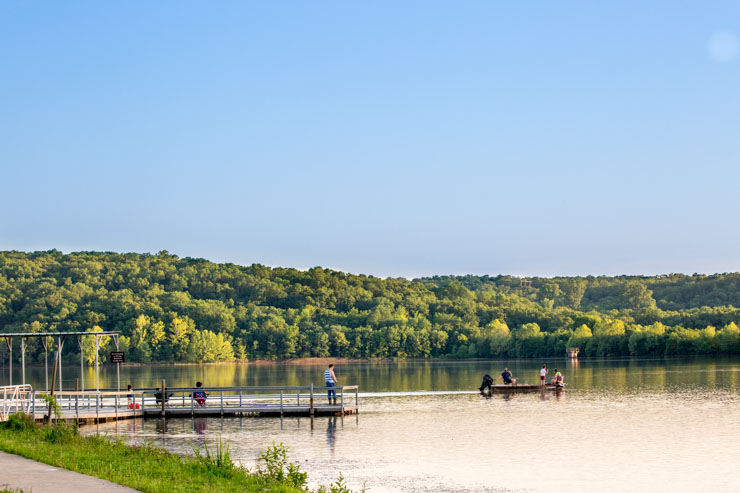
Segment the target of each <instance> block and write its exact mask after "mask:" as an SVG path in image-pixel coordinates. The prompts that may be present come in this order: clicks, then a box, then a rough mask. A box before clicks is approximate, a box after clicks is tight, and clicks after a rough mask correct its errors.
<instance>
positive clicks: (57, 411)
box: [41, 394, 62, 419]
mask: <svg viewBox="0 0 740 493" xmlns="http://www.w3.org/2000/svg"><path fill="white" fill-rule="evenodd" d="M41 398H42V399H43V400H44V402H46V405H47V406H49V412H51V411H54V417H55V418H56V419H61V418H62V406H60V405H59V402H57V398H56V397H54V396H53V395H48V394H44V395H42V396H41Z"/></svg>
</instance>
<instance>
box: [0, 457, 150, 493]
mask: <svg viewBox="0 0 740 493" xmlns="http://www.w3.org/2000/svg"><path fill="white" fill-rule="evenodd" d="M0 471H2V472H1V473H0V488H5V487H8V488H10V489H20V490H22V491H24V492H25V493H101V492H105V493H135V492H136V491H137V490H132V489H131V488H127V487H125V486H121V485H118V484H115V483H111V482H110V481H105V480H103V479H98V478H93V477H92V476H85V475H84V474H79V473H76V472H72V471H68V470H66V469H61V468H59V467H54V466H50V465H48V464H42V463H41V462H36V461H35V460H29V459H26V458H23V457H21V456H19V455H13V454H7V453H5V452H0Z"/></svg>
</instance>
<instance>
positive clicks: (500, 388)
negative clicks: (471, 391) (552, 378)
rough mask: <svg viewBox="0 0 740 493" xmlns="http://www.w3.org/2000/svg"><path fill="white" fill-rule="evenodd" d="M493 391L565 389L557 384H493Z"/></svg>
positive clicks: (558, 390)
mask: <svg viewBox="0 0 740 493" xmlns="http://www.w3.org/2000/svg"><path fill="white" fill-rule="evenodd" d="M490 388H491V393H493V394H495V393H497V392H499V393H500V392H546V391H548V390H551V391H554V392H560V391H563V390H565V388H564V387H559V386H557V385H511V384H510V385H503V384H498V385H491V387H490ZM482 392H487V388H486V389H484V390H482Z"/></svg>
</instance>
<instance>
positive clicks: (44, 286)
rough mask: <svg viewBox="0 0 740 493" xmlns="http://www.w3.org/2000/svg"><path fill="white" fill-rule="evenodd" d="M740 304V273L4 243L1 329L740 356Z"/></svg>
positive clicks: (256, 342) (134, 357) (403, 353)
mask: <svg viewBox="0 0 740 493" xmlns="http://www.w3.org/2000/svg"><path fill="white" fill-rule="evenodd" d="M736 307H740V273H724V274H713V275H700V274H693V275H684V274H668V275H658V276H615V277H607V276H586V277H553V278H540V277H531V278H519V277H515V276H505V275H499V276H470V275H468V276H434V277H427V278H420V279H414V280H408V279H396V278H387V279H380V278H377V277H373V276H366V275H355V274H348V273H344V272H338V271H334V270H330V269H324V268H321V267H314V268H312V269H308V270H305V271H301V270H297V269H291V268H279V267H274V268H272V267H266V266H263V265H259V264H253V265H250V266H239V265H235V264H216V263H213V262H209V261H207V260H204V259H197V258H179V257H177V256H176V255H171V254H169V253H168V252H166V251H161V252H159V253H158V254H156V255H151V254H137V253H123V254H120V253H112V252H77V253H70V254H64V253H62V252H60V251H58V250H50V251H45V252H29V253H26V252H16V251H4V252H0V327H2V329H0V331H1V332H4V333H9V332H61V331H102V330H116V331H120V333H121V336H120V338H119V343H120V349H121V350H123V351H124V352H125V353H126V361H127V363H128V362H131V363H142V364H148V363H153V362H161V363H167V362H183V363H196V364H197V363H211V362H250V364H251V363H253V362H254V361H262V360H264V361H268V362H269V361H297V360H298V361H300V360H304V358H318V359H321V358H330V359H331V360H336V359H348V360H355V359H359V360H363V359H368V360H377V359H380V360H383V359H411V358H413V359H431V358H439V359H445V358H450V359H454V358H461V359H462V358H466V359H467V358H486V359H490V358H542V357H560V356H563V355H565V354H566V348H567V347H576V346H577V347H579V348H580V355H581V356H584V357H610V356H617V357H622V356H636V357H655V356H682V355H713V354H740V309H738V308H736ZM42 342H43V341H40V340H37V339H29V340H28V341H27V346H26V363H29V364H32V363H34V362H36V363H41V362H43V361H44V359H43V358H44V350H43V344H42ZM49 342H50V343H51V345H52V346H53V345H54V344H55V343H54V341H49ZM103 342H104V345H103V346H102V347H101V348H100V349H101V350H102V353H103V354H105V352H107V351H109V350H112V348H113V346H112V343H111V342H110V341H108V340H107V339H104V341H103ZM80 351H82V353H83V355H82V356H83V359H84V360H86V361H87V362H88V363H89V364H90V363H92V362H93V361H94V360H95V356H94V355H95V347H94V341H93V340H92V338H85V340H84V341H83V345H82V348H81V349H78V348H77V346H76V345H75V344H72V345H68V346H66V347H65V351H64V354H63V359H64V362H65V363H70V364H77V362H79V358H80ZM13 357H14V360H15V359H16V358H20V351H15V352H14V353H13ZM8 358H9V352H8V349H7V347H5V346H4V345H0V364H2V363H4V362H7V360H8ZM14 363H15V361H14ZM257 364H261V363H257Z"/></svg>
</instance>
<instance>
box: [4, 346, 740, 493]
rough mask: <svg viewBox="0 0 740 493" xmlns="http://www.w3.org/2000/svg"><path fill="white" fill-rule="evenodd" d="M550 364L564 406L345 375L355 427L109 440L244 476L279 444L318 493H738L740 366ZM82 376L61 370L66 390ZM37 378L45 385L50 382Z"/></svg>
mask: <svg viewBox="0 0 740 493" xmlns="http://www.w3.org/2000/svg"><path fill="white" fill-rule="evenodd" d="M544 362H546V363H548V366H549V367H550V368H553V367H554V366H558V367H559V368H561V370H564V371H563V373H564V375H565V378H566V381H568V382H569V386H568V389H567V391H566V392H564V393H558V394H554V393H547V394H545V395H540V394H539V393H536V394H518V395H512V396H494V397H493V398H489V399H487V398H484V397H482V396H480V395H479V394H477V393H475V392H469V393H466V392H464V391H470V390H471V389H475V388H476V387H477V386H478V385H480V380H481V377H482V375H483V374H484V373H491V374H492V375H497V374H498V373H500V372H501V369H502V368H503V366H508V367H509V368H510V369H512V371H513V373H514V376H515V377H517V378H519V379H520V382H522V383H524V381H528V382H529V383H534V382H536V381H537V379H538V376H537V375H538V373H537V371H538V368H539V366H540V365H541V363H540V362H535V361H506V362H502V361H462V362H460V361H457V362H390V363H355V364H346V365H338V366H337V369H336V370H337V377H338V378H339V379H340V383H345V384H347V385H350V384H358V385H359V386H360V390H361V393H362V394H361V395H362V397H361V399H360V406H361V413H360V414H359V415H358V416H356V417H355V416H351V417H345V418H344V419H342V418H315V419H314V420H313V422H311V420H310V419H308V418H300V419H299V418H290V419H288V418H286V419H283V420H280V419H277V418H241V419H240V418H226V419H217V418H202V419H195V420H190V419H181V420H169V421H167V422H166V423H163V422H161V421H159V420H136V421H128V422H126V421H124V422H121V423H119V424H107V425H101V426H100V428H99V429H100V431H102V432H108V433H119V434H120V435H122V436H124V437H126V439H128V440H130V441H133V442H141V441H150V442H154V443H157V444H160V445H162V446H165V447H166V448H168V449H170V450H173V451H176V452H179V453H183V454H190V453H192V450H193V447H194V446H195V447H197V446H200V445H202V444H203V442H205V441H209V442H210V441H212V440H216V439H218V437H219V436H222V437H223V438H224V439H225V440H227V441H228V442H229V443H230V444H231V452H232V456H233V458H235V459H236V460H238V461H240V462H242V463H243V464H244V465H246V466H248V467H252V466H253V465H254V460H255V458H256V457H257V455H258V453H259V451H261V450H264V449H265V447H267V446H268V445H269V444H270V443H272V441H276V442H283V443H284V444H286V445H288V446H289V447H290V450H291V457H292V460H293V461H295V462H298V463H300V464H301V466H302V468H303V469H304V470H305V471H307V472H308V473H309V479H310V481H311V484H312V485H314V486H315V485H316V484H319V483H329V482H331V481H333V480H335V479H336V477H337V476H338V474H339V472H341V473H342V474H343V475H344V476H345V478H346V479H347V480H348V483H349V484H350V486H353V487H355V488H359V487H360V486H361V485H362V484H363V483H365V484H366V486H367V487H368V490H369V491H371V492H376V491H377V492H381V491H419V492H422V491H696V490H702V491H705V492H710V491H740V480H738V478H737V474H736V472H737V470H738V468H739V467H740V443H738V437H739V436H740V398H739V397H738V389H740V360H738V359H712V360H702V359H696V360H688V361H687V360H621V361H589V360H582V361H580V362H579V363H577V364H576V365H573V364H571V363H570V362H567V363H566V361H565V360H564V359H563V360H557V361H556V360H547V361H544ZM323 369H324V368H323V366H316V365H313V366H312V365H278V364H276V365H264V366H256V365H241V366H239V365H223V366H185V367H174V366H159V367H148V368H135V367H124V368H123V369H122V379H121V383H122V384H124V385H125V384H127V383H132V384H133V385H135V386H153V385H155V384H156V383H157V382H161V378H166V379H167V382H168V384H169V385H173V386H177V385H192V383H193V382H194V381H196V380H201V381H203V382H204V383H205V385H213V386H222V385H223V386H226V385H298V384H300V385H306V384H308V383H311V382H314V383H316V384H320V383H321V380H322V372H323ZM0 371H2V369H0ZM6 371H7V369H6ZM78 373H79V369H77V368H74V367H72V368H65V369H64V376H65V385H66V384H67V383H68V382H69V383H71V385H74V379H75V378H77V377H78V376H79V375H78ZM93 375H94V374H93V373H92V372H89V373H88V374H87V376H86V380H87V381H88V382H93V381H94V380H93ZM3 377H4V378H5V379H6V380H7V374H4V375H3ZM27 378H28V379H29V380H31V381H32V383H33V381H34V380H35V381H36V382H37V384H38V383H41V384H43V378H44V377H43V368H41V369H38V368H35V369H33V370H27ZM2 383H3V381H2V380H0V384H2ZM112 385H115V368H113V369H112V371H111V369H104V370H102V371H101V386H112ZM411 392H414V393H413V394H411ZM88 430H89V431H90V432H94V431H96V429H95V428H94V427H91V428H88Z"/></svg>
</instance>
